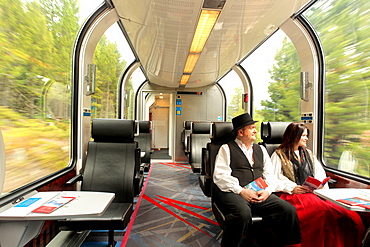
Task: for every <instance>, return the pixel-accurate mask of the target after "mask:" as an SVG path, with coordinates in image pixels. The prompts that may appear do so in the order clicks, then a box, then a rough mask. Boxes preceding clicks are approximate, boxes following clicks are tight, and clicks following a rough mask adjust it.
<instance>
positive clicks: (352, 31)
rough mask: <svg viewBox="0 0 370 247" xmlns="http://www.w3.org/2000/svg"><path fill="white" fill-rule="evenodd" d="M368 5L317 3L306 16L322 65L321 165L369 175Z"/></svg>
mask: <svg viewBox="0 0 370 247" xmlns="http://www.w3.org/2000/svg"><path fill="white" fill-rule="evenodd" d="M369 9H370V2H369V1H368V0H358V1H355V2H351V3H350V4H349V2H348V1H343V0H337V1H327V0H325V1H318V2H317V3H315V4H314V5H313V6H312V7H311V9H310V10H309V11H307V12H306V13H305V17H306V18H307V19H308V20H309V21H310V22H311V24H312V25H313V27H314V28H315V30H316V31H317V33H318V35H319V38H320V41H321V43H322V46H323V50H324V55H325V63H326V64H325V66H326V75H325V76H326V79H325V109H324V142H323V144H324V152H323V154H324V157H323V158H324V161H325V163H326V165H328V166H330V167H333V168H338V169H340V170H344V171H347V172H350V173H354V174H359V175H363V176H366V177H369V176H370V172H369V165H370V164H369V160H370V145H369V140H370V127H369V126H370V124H369V123H370V119H369V86H370V79H369V78H370V76H369V75H370V60H369V55H370V54H369V53H370V49H369V48H370V42H369V35H368V34H369V31H370V24H369V21H368V20H369V18H370V11H369Z"/></svg>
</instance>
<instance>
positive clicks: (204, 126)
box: [191, 122, 212, 134]
mask: <svg viewBox="0 0 370 247" xmlns="http://www.w3.org/2000/svg"><path fill="white" fill-rule="evenodd" d="M211 124H212V123H211V122H192V123H191V133H193V134H209V133H210V132H211Z"/></svg>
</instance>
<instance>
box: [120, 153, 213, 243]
mask: <svg viewBox="0 0 370 247" xmlns="http://www.w3.org/2000/svg"><path fill="white" fill-rule="evenodd" d="M198 176H199V175H198V174H195V173H193V172H192V171H191V168H190V165H189V164H185V163H173V162H168V160H163V161H159V160H157V161H156V162H153V164H152V166H151V169H150V171H149V173H148V175H147V179H146V182H145V185H144V187H143V190H142V192H141V194H140V197H139V198H138V201H137V203H136V208H135V211H134V215H133V219H132V220H131V222H130V224H129V226H128V227H127V229H126V232H125V235H124V236H123V239H122V242H121V245H120V246H121V247H124V246H127V247H146V246H148V247H155V246H158V247H164V246H179V247H180V246H194V247H195V246H199V247H211V246H219V242H218V241H217V240H216V237H217V236H218V235H219V234H220V227H219V226H218V225H217V222H216V220H215V219H214V216H213V213H212V210H211V201H210V198H207V197H206V196H204V195H203V193H202V191H201V189H200V187H199V182H198Z"/></svg>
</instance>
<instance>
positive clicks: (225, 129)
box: [211, 122, 236, 145]
mask: <svg viewBox="0 0 370 247" xmlns="http://www.w3.org/2000/svg"><path fill="white" fill-rule="evenodd" d="M235 137H236V135H235V133H234V132H233V124H232V122H214V123H213V125H212V137H211V142H212V143H214V144H219V145H222V144H226V143H228V142H231V141H233V140H235Z"/></svg>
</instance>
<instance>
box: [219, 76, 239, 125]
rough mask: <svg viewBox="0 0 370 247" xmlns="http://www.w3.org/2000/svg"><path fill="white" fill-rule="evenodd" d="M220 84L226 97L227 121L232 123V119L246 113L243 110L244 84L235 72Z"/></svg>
mask: <svg viewBox="0 0 370 247" xmlns="http://www.w3.org/2000/svg"><path fill="white" fill-rule="evenodd" d="M218 84H219V85H220V86H221V87H222V89H223V90H224V92H225V95H226V105H227V111H226V120H225V121H228V122H231V119H232V118H233V117H235V116H237V115H240V114H242V113H243V112H244V110H243V108H242V94H243V93H244V91H243V84H242V82H241V80H240V78H239V76H238V75H237V74H236V72H235V71H233V70H232V71H230V73H228V74H227V75H226V76H225V77H223V78H222V79H221V80H220V81H219V82H218Z"/></svg>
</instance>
